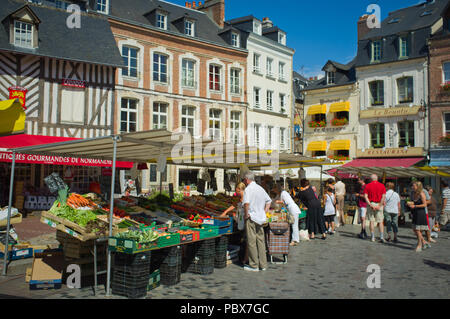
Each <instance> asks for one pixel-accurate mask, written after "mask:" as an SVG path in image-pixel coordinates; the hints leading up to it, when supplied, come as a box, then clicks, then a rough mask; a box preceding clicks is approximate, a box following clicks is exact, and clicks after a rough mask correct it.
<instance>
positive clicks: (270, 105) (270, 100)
mask: <svg viewBox="0 0 450 319" xmlns="http://www.w3.org/2000/svg"><path fill="white" fill-rule="evenodd" d="M267 111H273V91H267Z"/></svg>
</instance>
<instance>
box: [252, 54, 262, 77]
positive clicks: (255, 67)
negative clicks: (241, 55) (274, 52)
mask: <svg viewBox="0 0 450 319" xmlns="http://www.w3.org/2000/svg"><path fill="white" fill-rule="evenodd" d="M260 60H261V56H260V55H259V54H256V53H254V54H253V71H254V72H257V73H260V72H261V65H260Z"/></svg>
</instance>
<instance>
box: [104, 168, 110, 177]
mask: <svg viewBox="0 0 450 319" xmlns="http://www.w3.org/2000/svg"><path fill="white" fill-rule="evenodd" d="M102 176H112V168H102Z"/></svg>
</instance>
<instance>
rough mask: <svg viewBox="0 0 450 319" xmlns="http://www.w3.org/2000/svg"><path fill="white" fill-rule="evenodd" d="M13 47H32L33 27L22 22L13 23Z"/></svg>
mask: <svg viewBox="0 0 450 319" xmlns="http://www.w3.org/2000/svg"><path fill="white" fill-rule="evenodd" d="M14 45H16V46H18V47H23V48H32V47H33V25H32V24H31V23H26V22H22V21H14Z"/></svg>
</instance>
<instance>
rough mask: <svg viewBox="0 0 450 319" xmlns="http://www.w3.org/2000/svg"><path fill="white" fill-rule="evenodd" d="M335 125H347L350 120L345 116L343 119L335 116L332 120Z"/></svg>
mask: <svg viewBox="0 0 450 319" xmlns="http://www.w3.org/2000/svg"><path fill="white" fill-rule="evenodd" d="M331 124H332V125H333V126H345V125H347V124H348V120H347V119H346V118H345V117H344V118H341V119H338V118H335V119H333V120H332V121H331Z"/></svg>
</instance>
